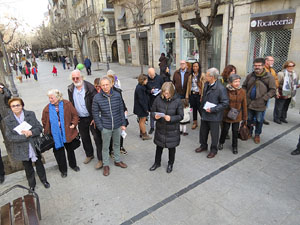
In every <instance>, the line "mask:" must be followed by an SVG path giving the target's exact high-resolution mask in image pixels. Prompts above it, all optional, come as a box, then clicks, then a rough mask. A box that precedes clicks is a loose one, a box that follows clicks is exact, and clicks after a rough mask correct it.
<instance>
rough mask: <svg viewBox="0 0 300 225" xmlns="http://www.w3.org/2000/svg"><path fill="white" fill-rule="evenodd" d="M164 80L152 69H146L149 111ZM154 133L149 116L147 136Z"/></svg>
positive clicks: (152, 123) (152, 120)
mask: <svg viewBox="0 0 300 225" xmlns="http://www.w3.org/2000/svg"><path fill="white" fill-rule="evenodd" d="M163 83H164V80H163V78H162V77H161V76H160V75H158V74H156V73H155V69H154V68H149V69H148V83H147V93H148V94H149V98H150V109H151V107H152V104H153V102H154V100H155V98H156V97H157V96H158V91H159V90H160V89H161V86H162V85H163ZM153 131H154V118H152V116H150V131H149V134H152V133H153Z"/></svg>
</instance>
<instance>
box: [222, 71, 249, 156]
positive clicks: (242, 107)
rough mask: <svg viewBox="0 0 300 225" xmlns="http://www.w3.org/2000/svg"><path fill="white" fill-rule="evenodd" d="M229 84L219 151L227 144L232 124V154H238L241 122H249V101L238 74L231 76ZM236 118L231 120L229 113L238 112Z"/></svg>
mask: <svg viewBox="0 0 300 225" xmlns="http://www.w3.org/2000/svg"><path fill="white" fill-rule="evenodd" d="M228 81H229V84H227V86H226V89H227V95H228V98H229V107H228V108H226V109H225V110H224V117H223V122H222V124H223V125H222V131H221V137H220V140H219V146H218V149H219V150H222V149H223V144H224V143H225V139H226V136H227V134H228V130H229V128H230V125H231V124H232V126H231V127H232V128H231V129H232V153H233V154H237V153H238V130H239V126H240V121H241V120H243V121H244V124H246V121H247V100H246V92H245V90H244V89H243V88H242V87H241V77H240V76H239V75H236V74H231V75H230V76H229V79H228ZM236 110H237V113H238V114H237V116H236V118H229V117H228V116H229V114H228V113H229V111H236Z"/></svg>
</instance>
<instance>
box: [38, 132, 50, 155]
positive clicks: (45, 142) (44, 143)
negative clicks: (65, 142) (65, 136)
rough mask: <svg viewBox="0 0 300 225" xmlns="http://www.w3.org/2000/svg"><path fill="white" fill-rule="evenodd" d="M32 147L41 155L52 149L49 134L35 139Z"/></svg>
mask: <svg viewBox="0 0 300 225" xmlns="http://www.w3.org/2000/svg"><path fill="white" fill-rule="evenodd" d="M34 145H35V148H36V150H37V151H39V152H40V153H43V152H45V151H48V150H49V149H50V148H53V147H54V146H55V143H54V140H53V137H52V135H51V134H44V133H42V135H41V136H39V137H38V138H37V139H36V141H35V143H34Z"/></svg>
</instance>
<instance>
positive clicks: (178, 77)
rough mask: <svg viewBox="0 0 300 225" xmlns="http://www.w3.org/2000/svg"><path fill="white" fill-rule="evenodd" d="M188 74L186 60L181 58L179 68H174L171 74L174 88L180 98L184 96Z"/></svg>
mask: <svg viewBox="0 0 300 225" xmlns="http://www.w3.org/2000/svg"><path fill="white" fill-rule="evenodd" d="M189 75H190V71H189V70H188V68H187V65H186V62H185V61H184V60H181V61H180V69H179V70H176V71H175V72H174V75H173V83H174V85H175V90H176V92H177V94H178V95H179V96H180V98H181V99H184V98H185V94H186V88H187V82H188V79H189Z"/></svg>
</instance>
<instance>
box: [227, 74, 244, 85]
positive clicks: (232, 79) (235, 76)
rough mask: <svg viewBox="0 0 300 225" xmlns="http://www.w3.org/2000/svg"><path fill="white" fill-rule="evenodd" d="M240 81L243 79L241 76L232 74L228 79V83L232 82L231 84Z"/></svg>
mask: <svg viewBox="0 0 300 225" xmlns="http://www.w3.org/2000/svg"><path fill="white" fill-rule="evenodd" d="M238 79H239V80H240V79H241V77H240V76H239V75H237V74H231V75H230V76H229V78H228V81H229V82H230V83H232V82H233V81H235V80H238Z"/></svg>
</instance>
